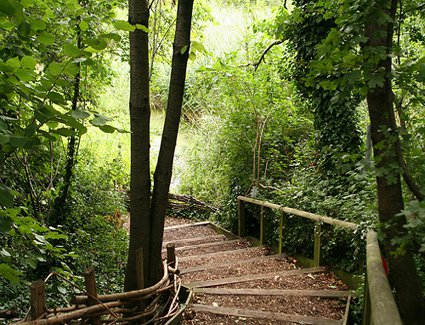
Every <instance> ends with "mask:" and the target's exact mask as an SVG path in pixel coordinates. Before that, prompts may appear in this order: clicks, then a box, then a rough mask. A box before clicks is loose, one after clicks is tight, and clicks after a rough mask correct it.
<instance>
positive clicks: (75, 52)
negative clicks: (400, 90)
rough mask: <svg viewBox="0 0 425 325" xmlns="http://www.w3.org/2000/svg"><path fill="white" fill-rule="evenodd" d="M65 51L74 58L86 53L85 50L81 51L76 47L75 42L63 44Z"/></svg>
mask: <svg viewBox="0 0 425 325" xmlns="http://www.w3.org/2000/svg"><path fill="white" fill-rule="evenodd" d="M63 53H64V54H65V55H67V56H70V57H73V58H77V57H80V56H82V55H83V54H84V52H83V51H81V50H80V49H79V48H78V47H76V46H75V45H73V44H65V45H64V46H63Z"/></svg>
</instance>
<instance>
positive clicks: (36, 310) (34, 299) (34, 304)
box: [31, 280, 46, 320]
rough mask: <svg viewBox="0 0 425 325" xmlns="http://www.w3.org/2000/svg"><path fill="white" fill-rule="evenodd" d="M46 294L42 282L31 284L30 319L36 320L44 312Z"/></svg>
mask: <svg viewBox="0 0 425 325" xmlns="http://www.w3.org/2000/svg"><path fill="white" fill-rule="evenodd" d="M45 306H46V293H45V290H44V281H43V280H37V281H34V282H33V283H32V284H31V319H32V320H36V319H37V318H39V317H41V316H42V315H43V314H44V312H45V311H46V307H45Z"/></svg>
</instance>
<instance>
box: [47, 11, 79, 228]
mask: <svg viewBox="0 0 425 325" xmlns="http://www.w3.org/2000/svg"><path fill="white" fill-rule="evenodd" d="M78 20H79V19H78ZM76 29H77V47H78V48H79V49H81V48H82V39H81V29H80V27H79V26H78V23H77V25H76ZM77 66H78V72H77V74H76V75H75V78H74V93H73V96H72V104H71V110H72V111H76V110H77V108H78V101H79V98H80V88H81V87H80V85H81V63H80V62H78V63H77ZM73 131H74V132H75V129H74V130H73ZM76 148H77V136H76V135H75V134H73V135H71V136H70V137H69V138H68V146H67V154H66V165H65V175H64V178H63V185H62V188H61V189H60V191H59V194H58V196H57V197H56V199H55V201H54V203H53V211H52V213H51V216H50V220H49V224H50V225H53V226H57V225H59V224H62V223H63V222H64V221H65V216H63V213H64V206H65V203H66V199H67V198H68V193H69V188H70V187H71V178H72V174H73V168H74V165H75V157H76V155H77V150H76Z"/></svg>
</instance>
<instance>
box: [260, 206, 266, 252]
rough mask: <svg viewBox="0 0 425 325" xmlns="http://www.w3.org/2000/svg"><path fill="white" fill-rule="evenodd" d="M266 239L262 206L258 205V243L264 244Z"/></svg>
mask: <svg viewBox="0 0 425 325" xmlns="http://www.w3.org/2000/svg"><path fill="white" fill-rule="evenodd" d="M265 240H266V227H265V224H264V207H263V206H260V244H261V245H264V242H265Z"/></svg>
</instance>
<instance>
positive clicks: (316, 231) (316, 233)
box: [314, 222, 322, 266]
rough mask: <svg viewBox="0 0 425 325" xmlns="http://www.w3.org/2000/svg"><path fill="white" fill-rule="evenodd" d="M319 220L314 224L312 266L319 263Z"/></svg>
mask: <svg viewBox="0 0 425 325" xmlns="http://www.w3.org/2000/svg"><path fill="white" fill-rule="evenodd" d="M321 228H322V227H321V225H320V222H316V225H315V226H314V266H319V265H320V235H321V232H322V229H321Z"/></svg>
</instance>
